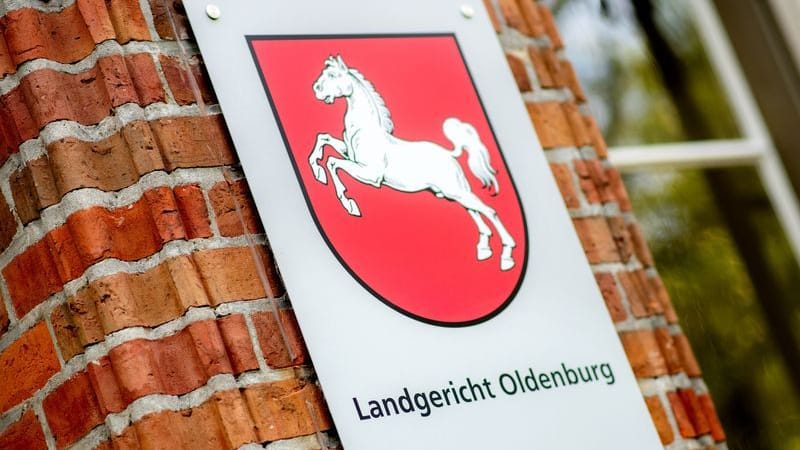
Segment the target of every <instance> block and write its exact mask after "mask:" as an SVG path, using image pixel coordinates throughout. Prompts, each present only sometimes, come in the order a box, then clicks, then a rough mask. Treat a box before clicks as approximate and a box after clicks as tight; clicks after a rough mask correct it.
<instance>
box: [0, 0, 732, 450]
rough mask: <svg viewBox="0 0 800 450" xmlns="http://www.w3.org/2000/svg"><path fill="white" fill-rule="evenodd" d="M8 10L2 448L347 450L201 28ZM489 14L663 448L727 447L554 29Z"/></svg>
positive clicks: (0, 83) (83, 0) (116, 5)
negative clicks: (232, 133) (241, 171)
mask: <svg viewBox="0 0 800 450" xmlns="http://www.w3.org/2000/svg"><path fill="white" fill-rule="evenodd" d="M0 6H2V8H0V13H2V18H0V77H2V78H0V193H1V194H2V195H0V276H1V277H2V280H0V295H1V296H2V302H0V448H1V449H6V448H9V449H42V448H58V449H61V448H68V447H70V446H72V447H74V448H87V449H94V448H97V449H111V448H114V449H156V448H164V449H176V448H192V449H201V448H213V449H217V448H221V449H228V448H239V447H241V446H244V445H247V444H258V445H257V446H256V447H254V448H262V446H263V445H265V444H266V445H265V447H266V448H274V449H278V448H280V449H298V450H301V449H316V448H320V447H321V446H323V445H324V446H329V447H335V446H337V442H336V437H335V432H334V431H333V430H332V429H331V428H332V424H331V421H330V418H329V417H328V414H327V411H326V407H325V404H324V400H323V399H322V396H321V393H320V391H319V389H318V387H317V385H316V384H315V382H314V374H313V368H312V367H311V365H310V361H309V360H308V358H307V356H306V352H305V348H304V346H303V343H302V338H301V336H300V332H299V330H298V329H297V325H296V323H295V319H294V316H293V313H292V310H291V307H290V305H289V304H288V301H287V300H286V298H285V296H283V288H282V286H281V282H280V279H279V276H278V274H277V270H276V269H275V267H274V265H273V264H272V259H271V255H270V252H269V249H268V247H267V246H266V237H265V236H264V235H263V232H262V231H261V229H260V225H259V223H258V220H257V219H256V216H255V215H254V212H253V206H252V203H251V200H250V197H249V193H248V190H247V186H246V184H245V182H244V180H242V179H241V176H239V175H237V174H238V172H237V170H236V156H235V152H234V150H233V149H232V148H231V146H230V143H229V140H228V137H227V134H226V133H227V132H226V130H225V128H224V125H223V123H222V121H221V118H220V116H219V109H218V108H217V107H216V106H215V105H214V102H215V100H214V96H213V92H211V90H210V89H209V88H208V84H207V82H206V81H205V78H204V77H203V71H202V64H201V61H200V59H199V55H197V52H196V49H195V48H194V45H193V44H192V43H191V42H189V44H188V51H189V53H190V55H189V58H184V57H183V56H182V55H183V52H184V48H183V47H181V46H179V45H178V43H177V42H176V41H175V40H174V38H175V34H176V33H177V35H178V37H180V38H181V39H184V38H186V37H187V36H188V34H189V33H188V25H187V24H186V21H185V18H184V17H183V16H182V15H180V14H178V13H177V12H176V11H172V9H173V7H172V6H170V9H169V10H168V9H167V7H166V4H165V3H164V2H162V0H152V1H151V2H150V3H148V1H147V0H141V1H140V0H102V1H101V0H61V1H57V0H53V1H50V2H40V1H38V0H6V1H4V3H3V5H0ZM487 6H488V8H489V10H490V12H491V13H493V17H494V25H495V28H496V30H497V32H498V35H499V38H500V40H501V42H502V44H503V46H504V48H505V49H506V51H507V56H508V62H509V65H510V66H511V68H512V70H513V72H514V74H515V77H516V79H517V83H518V85H519V88H520V90H521V91H522V95H523V97H524V99H525V100H526V103H527V105H528V111H529V113H530V115H531V118H532V120H533V123H534V125H535V126H536V129H537V132H538V134H539V136H540V138H541V140H542V144H543V145H544V147H545V149H546V150H545V151H546V155H547V158H548V160H549V161H550V165H551V168H552V170H553V173H554V174H555V176H556V179H557V180H558V183H559V187H560V188H561V191H562V194H563V196H564V201H565V203H566V205H567V207H568V208H569V211H570V213H571V215H572V217H573V218H574V222H575V226H576V229H577V230H578V233H579V235H580V238H581V241H582V242H583V245H584V247H585V250H586V254H587V257H588V259H589V261H590V263H591V264H592V267H593V269H594V271H595V275H596V278H597V282H598V284H599V286H600V288H601V289H602V292H603V295H604V298H605V300H606V302H607V305H608V307H609V312H610V315H611V317H612V319H613V320H614V322H615V323H616V325H617V329H618V330H619V333H620V337H621V339H622V342H623V345H624V347H625V350H626V352H627V353H628V356H629V359H630V361H631V365H632V367H633V369H634V371H635V373H636V375H637V376H638V377H639V380H640V386H641V389H642V392H643V394H644V396H645V399H646V402H647V405H648V407H649V408H650V411H651V413H652V415H653V419H654V422H655V423H656V426H657V429H658V431H659V435H660V436H661V438H662V441H663V442H664V444H665V446H667V447H669V448H713V447H714V443H715V442H719V443H721V444H720V447H721V448H724V443H723V441H724V434H723V432H722V429H721V427H720V425H719V423H718V420H717V419H716V414H715V413H714V411H713V404H712V402H711V400H710V398H709V396H708V393H707V391H706V389H705V387H704V385H703V382H702V378H701V372H700V369H699V367H698V364H697V362H696V361H695V360H694V357H693V356H692V352H691V348H690V346H689V344H688V342H687V340H686V338H685V337H684V336H683V334H682V333H681V331H680V327H679V326H678V324H677V318H676V316H675V313H674V311H673V310H672V308H671V306H670V302H669V298H668V296H667V294H666V291H665V289H664V287H663V285H662V284H661V282H660V280H659V278H658V275H657V273H656V271H655V269H654V267H653V261H652V258H651V257H650V254H649V252H648V250H647V246H646V243H645V241H644V238H643V237H642V234H641V230H640V228H639V226H638V225H637V224H636V222H635V220H634V218H633V215H632V214H631V212H630V204H629V202H628V201H627V197H626V194H625V189H624V187H623V186H622V184H621V180H620V176H619V173H618V172H617V171H616V170H614V169H613V168H612V167H610V165H609V164H608V161H607V160H606V150H605V145H604V143H603V139H602V137H601V136H600V134H599V132H598V129H597V126H596V124H595V123H594V121H593V119H592V118H591V117H590V116H588V115H587V114H586V112H587V110H586V108H585V107H584V106H583V105H582V103H583V102H584V101H585V98H584V96H583V94H582V92H581V89H580V86H579V84H578V82H577V80H576V77H575V74H574V72H573V70H572V68H571V66H570V64H569V63H568V62H566V61H564V60H563V58H562V53H561V47H562V45H563V44H562V42H561V40H560V38H559V36H558V31H557V29H556V27H555V26H554V25H553V21H552V17H551V15H550V13H549V11H548V10H547V8H545V7H543V6H539V5H537V4H536V3H534V2H532V1H530V0H519V1H516V0H500V1H497V2H495V3H491V2H490V3H487ZM177 9H179V8H177ZM170 12H173V13H176V14H177V15H176V16H175V17H176V19H177V26H176V27H175V28H173V27H172V25H171V24H170V22H169V20H168V19H169V16H170ZM193 80H195V82H193ZM193 85H197V86H199V88H200V94H201V97H200V98H196V96H195V89H194V86H193ZM273 295H274V296H276V297H277V299H276V300H275V301H274V302H272V301H270V297H271V296H273Z"/></svg>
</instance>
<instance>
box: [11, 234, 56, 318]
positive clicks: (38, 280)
mask: <svg viewBox="0 0 800 450" xmlns="http://www.w3.org/2000/svg"><path fill="white" fill-rule="evenodd" d="M34 274H36V275H35V276H34ZM3 278H4V279H5V281H6V285H7V286H8V291H9V294H10V295H11V303H12V304H13V305H14V311H15V312H16V315H17V317H22V316H24V315H25V314H27V313H28V312H29V311H30V310H31V309H33V308H34V307H35V306H36V305H38V304H39V303H40V302H41V301H42V300H44V299H45V298H47V297H49V296H50V295H52V294H55V293H56V292H58V291H60V290H61V289H62V281H61V277H60V276H59V274H58V269H57V268H56V265H55V262H54V261H53V258H52V257H51V256H50V250H49V247H48V245H47V242H46V241H45V240H41V241H39V242H37V243H35V244H33V245H31V246H30V247H28V248H27V249H25V251H23V252H22V253H20V254H19V255H17V256H15V257H14V259H12V260H11V262H10V263H9V264H8V265H7V266H6V267H5V268H3Z"/></svg>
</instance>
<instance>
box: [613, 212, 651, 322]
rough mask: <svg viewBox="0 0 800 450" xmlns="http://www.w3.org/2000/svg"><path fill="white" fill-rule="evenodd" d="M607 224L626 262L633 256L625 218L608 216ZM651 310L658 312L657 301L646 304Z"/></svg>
mask: <svg viewBox="0 0 800 450" xmlns="http://www.w3.org/2000/svg"><path fill="white" fill-rule="evenodd" d="M608 226H609V229H610V230H611V235H612V236H613V237H614V244H616V246H617V251H619V255H620V257H621V258H622V261H623V262H628V260H630V258H631V256H633V242H632V241H631V235H630V233H628V227H627V225H626V223H625V219H624V218H623V217H622V216H613V217H609V218H608ZM648 307H650V308H651V310H652V311H653V312H660V305H658V303H657V302H654V303H652V304H648Z"/></svg>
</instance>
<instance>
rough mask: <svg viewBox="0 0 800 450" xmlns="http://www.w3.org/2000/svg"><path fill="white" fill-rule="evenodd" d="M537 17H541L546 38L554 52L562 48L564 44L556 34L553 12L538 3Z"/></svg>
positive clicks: (559, 35)
mask: <svg viewBox="0 0 800 450" xmlns="http://www.w3.org/2000/svg"><path fill="white" fill-rule="evenodd" d="M539 15H540V16H541V17H542V20H543V21H544V29H545V32H546V33H547V37H549V38H550V44H551V45H552V46H553V48H554V49H556V50H558V49H560V48H563V47H564V42H563V41H562V40H561V34H560V33H559V32H558V27H557V26H556V21H555V18H553V12H552V11H550V8H548V7H547V6H545V5H543V4H541V3H540V4H539Z"/></svg>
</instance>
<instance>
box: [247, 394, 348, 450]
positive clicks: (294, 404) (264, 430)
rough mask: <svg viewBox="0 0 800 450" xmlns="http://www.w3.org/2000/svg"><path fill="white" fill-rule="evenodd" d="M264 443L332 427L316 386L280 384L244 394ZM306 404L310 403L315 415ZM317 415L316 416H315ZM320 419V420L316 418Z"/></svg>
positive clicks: (259, 435)
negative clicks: (317, 428)
mask: <svg viewBox="0 0 800 450" xmlns="http://www.w3.org/2000/svg"><path fill="white" fill-rule="evenodd" d="M244 397H245V399H246V401H247V404H248V406H249V407H250V411H251V413H252V415H253V419H254V422H255V425H256V429H257V432H258V438H259V440H260V441H274V440H278V439H288V438H292V437H295V436H303V435H307V434H311V433H314V432H315V431H316V427H315V425H314V424H315V423H316V424H318V425H319V428H320V429H321V430H327V429H329V428H330V427H331V426H332V424H331V420H330V417H329V416H328V412H327V409H326V408H325V406H324V401H323V400H322V393H321V392H320V390H319V389H318V388H317V387H316V386H315V385H313V384H306V383H304V382H302V381H300V380H285V381H277V382H274V383H269V384H261V385H256V386H250V387H248V388H246V389H245V390H244ZM306 402H310V403H311V405H312V408H313V412H310V411H309V409H310V408H309V407H308V406H307V405H306ZM312 414H313V415H312ZM314 416H316V418H315V419H316V420H315V419H312V417H314Z"/></svg>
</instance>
